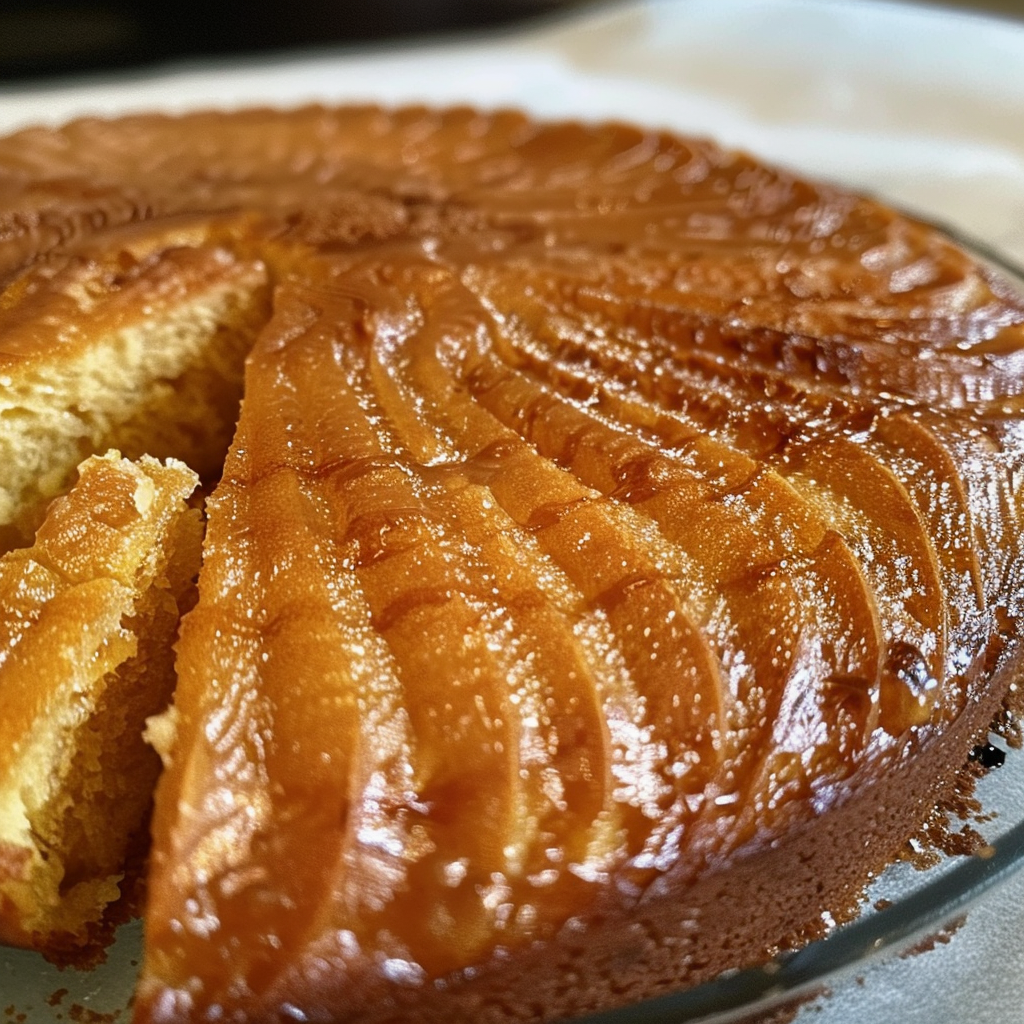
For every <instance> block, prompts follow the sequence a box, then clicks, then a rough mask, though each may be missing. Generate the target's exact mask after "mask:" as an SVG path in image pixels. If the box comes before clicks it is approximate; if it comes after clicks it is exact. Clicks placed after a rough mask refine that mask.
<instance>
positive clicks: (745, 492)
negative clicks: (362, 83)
mask: <svg viewBox="0 0 1024 1024" xmlns="http://www.w3.org/2000/svg"><path fill="white" fill-rule="evenodd" d="M0 167H2V168H3V172H4V176H3V178H2V179H0V269H2V270H5V271H6V272H7V273H11V272H12V270H13V268H15V267H18V266H21V265H23V264H24V263H26V262H27V261H28V260H29V259H30V258H32V257H33V255H34V254H45V253H47V252H49V255H47V256H45V257H43V256H40V257H39V258H42V259H44V263H45V260H50V261H53V260H55V259H57V258H58V257H57V256H56V255H55V252H56V251H58V249H59V247H68V246H70V249H69V251H72V252H73V251H74V246H75V245H77V244H85V242H86V241H88V244H89V245H91V246H94V247H96V246H100V247H101V248H102V244H105V243H104V242H103V240H104V238H106V237H107V236H109V239H110V243H109V244H110V245H111V246H115V247H116V246H117V245H118V244H119V243H118V241H117V240H118V238H119V237H120V236H119V234H118V232H119V231H120V230H122V229H121V228H120V227H119V225H123V224H128V223H130V222H137V221H145V222H148V223H149V224H150V225H151V228H150V229H148V230H151V232H152V235H153V237H154V238H155V239H159V237H160V236H161V232H165V231H168V232H169V231H171V230H172V229H173V231H175V232H177V234H175V236H174V237H175V239H176V243H175V244H179V245H180V244H182V243H181V241H180V238H181V233H182V230H183V229H182V228H181V225H182V224H183V223H185V224H188V223H191V222H192V220H193V219H196V218H199V217H202V218H204V223H205V224H206V227H204V229H203V232H202V233H201V235H197V238H196V240H195V241H193V242H192V243H189V244H192V245H194V246H195V247H198V248H203V247H208V248H210V249H220V250H224V251H226V252H228V253H230V254H232V255H233V257H234V258H237V259H240V260H255V261H257V262H259V263H260V264H261V265H263V266H265V267H266V269H267V272H268V273H269V275H270V279H271V282H272V285H273V293H272V294H273V298H272V312H271V315H270V318H269V320H268V321H267V322H266V323H265V324H264V325H263V326H262V328H261V330H260V332H259V336H258V338H257V339H256V341H255V343H254V347H253V349H252V352H251V354H250V357H249V362H248V364H247V368H246V378H245V399H244V402H243V406H242V411H241V418H240V421H239V424H238V428H237V433H236V435H235V440H234V443H233V445H232V447H231V450H230V452H229V453H228V456H227V461H226V463H225V466H224V475H223V479H222V480H221V482H220V484H219V486H218V487H217V489H216V492H215V494H214V495H213V497H212V498H211V499H210V501H209V505H208V513H209V525H208V534H207V542H206V554H205V563H204V569H203V573H202V576H201V578H200V600H199V606H198V608H197V610H196V611H195V612H194V613H192V614H191V615H190V616H188V618H187V619H186V620H185V622H184V625H183V633H182V639H181V643H180V647H179V690H178V696H177V698H176V707H177V712H176V713H177V716H178V730H179V731H178V740H177V743H176V745H175V747H174V749H173V753H172V758H171V762H170V767H169V771H168V772H167V774H166V776H165V779H164V781H163V783H162V784H161V788H160V790H159V792H158V801H157V818H156V826H155V829H156V831H155V854H154V868H153V872H154V874H153V879H152V882H151V887H150V906H149V910H148V918H147V920H148V924H147V928H148V943H149V952H148V960H147V966H146V975H145V980H144V984H143V989H142V990H141V999H140V1007H141V1009H140V1014H141V1016H142V1017H143V1018H144V1019H148V1017H152V1018H164V1019H172V1018H173V1017H174V1015H175V1013H179V1012H185V1011H186V1010H188V1009H190V1008H195V1007H197V1008H199V1009H200V1010H203V1011H204V1012H208V1011H209V1010H210V1008H211V1007H220V1006H222V1007H226V1008H228V1009H229V1010H230V1009H231V1008H242V1009H246V1008H248V1009H249V1010H252V1008H253V1007H258V1006H260V1005H261V1000H263V999H264V998H268V999H269V998H273V996H272V993H273V992H274V991H275V986H276V985H278V984H279V983H281V984H283V983H282V982H281V979H282V978H283V977H285V976H286V975H288V974H289V972H292V973H294V972H296V971H299V972H301V971H302V970H304V969H306V968H304V967H303V963H302V960H301V955H298V954H297V951H300V953H301V951H303V950H314V951H315V949H316V948H317V947H316V943H317V941H318V940H319V939H320V937H321V936H323V935H324V934H326V933H332V934H334V935H336V936H339V935H344V936H347V938H346V939H345V942H348V943H349V944H350V947H348V948H350V949H351V954H352V955H351V957H350V958H349V960H348V961H346V962H345V963H343V964H341V966H338V965H336V969H338V970H349V971H351V972H352V973H353V976H355V975H356V974H357V973H358V972H359V971H362V970H367V969H370V968H366V966H365V965H366V964H367V963H371V964H373V965H375V966H373V968H372V970H375V971H377V972H378V973H383V974H384V975H385V976H386V977H388V978H389V979H390V980H392V981H394V982H396V983H397V984H411V985H415V984H421V983H423V982H425V981H426V980H427V979H436V978H442V977H444V976H446V975H452V976H454V973H457V972H460V971H465V969H466V968H472V966H473V965H474V964H479V963H483V962H485V961H487V960H488V959H489V958H491V957H493V956H495V955H496V952H500V951H501V950H506V949H514V948H516V947H520V946H524V945H527V944H529V943H531V942H533V941H535V940H548V939H551V938H553V937H554V936H556V935H557V934H558V933H559V931H560V930H561V929H563V928H564V927H565V926H566V922H568V921H570V920H572V919H573V918H574V916H576V915H585V914H586V912H587V911H588V908H590V907H591V906H592V905H594V903H595V901H596V902H598V903H601V901H605V903H607V901H608V900H609V899H610V900H611V901H612V902H613V903H618V904H630V903H634V902H637V901H640V900H642V899H643V898H644V894H645V893H646V892H647V891H648V890H649V889H650V888H651V887H652V883H654V881H655V880H656V879H657V878H659V877H660V876H663V875H666V874H668V875H672V876H673V877H676V878H678V879H680V880H683V881H685V879H686V878H687V877H689V876H690V875H692V874H694V873H696V872H698V871H700V870H702V869H704V868H705V867H706V866H707V865H709V864H711V865H713V864H716V863H724V862H725V861H726V860H727V859H728V858H729V857H730V856H731V855H732V854H733V853H734V852H735V851H737V850H740V849H742V848H743V847H744V846H745V845H746V844H749V843H752V842H755V841H763V840H764V839H765V837H769V838H770V837H771V836H773V835H774V834H776V833H777V831H778V830H780V829H782V828H783V827H785V826H786V825H787V824H789V823H792V822H794V821H799V820H806V819H807V818H808V817H810V816H813V815H817V814H821V813H824V812H825V811H827V810H828V809H829V808H830V806H832V804H834V803H835V802H837V801H839V800H841V799H842V798H843V794H844V793H845V789H844V785H843V784H844V781H845V780H849V779H851V778H857V777H860V776H861V775H863V773H864V772H865V771H867V770H868V768H869V767H870V768H871V769H872V770H874V769H875V768H877V767H879V766H881V765H885V764H893V765H895V764H897V763H899V762H900V760H901V759H902V758H904V757H906V756H907V754H908V751H912V750H914V749H917V748H918V747H919V746H922V745H926V744H927V743H928V742H929V741H930V740H931V739H932V738H933V737H934V736H935V735H937V734H938V732H940V731H941V729H942V728H943V727H944V726H945V725H948V723H950V722H951V721H953V720H955V719H956V717H957V716H958V715H959V714H960V712H961V711H962V710H963V708H964V707H965V705H966V704H967V703H968V702H969V701H971V700H972V699H973V697H974V695H975V694H976V693H977V691H978V689H979V688H980V687H982V686H983V685H984V682H985V679H986V678H987V677H988V675H989V674H990V673H991V672H992V671H993V670H994V668H995V666H996V663H997V660H998V658H999V657H1000V656H1003V657H1005V656H1006V655H1005V652H1004V653H1003V654H1002V655H1001V654H1000V651H1001V648H1000V646H999V645H1000V644H1001V643H1002V642H1003V640H1002V639H1001V638H1008V637H1010V636H1012V635H1013V632H1014V625H1013V622H1014V620H1015V619H1016V618H1017V616H1018V615H1019V614H1020V608H1019V603H1020V594H1021V589H1022V582H1024V580H1022V575H1021V573H1022V567H1021V549H1020V543H1019V540H1018V535H1017V525H1018V521H1019V516H1020V497H1019V473H1020V468H1021V467H1020V463H1021V455H1022V451H1024V447H1022V444H1021V438H1020V426H1019V421H1018V417H1019V410H1020V402H1021V398H1020V394H1021V389H1020V386H1019V380H1020V378H1019V370H1018V369H1017V365H1018V363H1019V358H1020V355H1019V354H1020V351H1021V348H1022V345H1024V303H1022V302H1021V301H1020V300H1019V299H1017V298H1015V297H1014V296H1013V295H1012V293H1010V292H1009V291H1008V290H1007V289H1006V287H1005V286H1004V285H1002V284H1000V283H998V282H997V281H996V280H995V279H993V278H992V277H991V276H990V275H989V273H988V272H987V271H986V270H984V269H983V268H981V267H980V266H978V265H976V264H974V263H973V262H971V260H970V259H969V258H967V257H966V256H965V255H964V254H963V253H962V252H960V251H959V250H958V249H957V248H956V247H955V246H953V245H952V244H951V243H949V242H947V241H946V240H944V239H943V238H942V237H941V236H939V235H938V234H937V233H935V232H934V231H932V230H931V229H930V228H928V227H927V226H924V225H921V224H917V223H914V222H911V221H909V220H907V219H905V218H903V217H900V216H899V215H897V214H895V213H893V212H891V211H889V210H887V209H885V208H884V207H882V206H881V205H878V204H876V203H874V202H871V201H869V200H866V199H861V198H857V197H854V196H851V195H849V194H847V193H844V192H842V191H841V190H838V189H833V188H829V187H823V186H812V185H810V184H807V183H805V182H802V181H800V180H798V179H796V178H794V177H792V176H791V175H788V174H786V173H783V172H781V171H777V170H773V169H770V168H766V167H764V166H762V165H760V164H758V163H756V162H755V161H753V160H752V159H750V158H748V157H745V156H743V155H737V154H732V153H727V152H723V151H721V150H719V149H717V148H716V147H715V146H713V145H711V144H709V143H705V142H697V141H693V140H682V139H679V138H676V137H673V136H669V135H665V134H659V133H653V132H643V131H640V130H637V129H633V128H628V127H624V126H614V125H608V126H599V127H588V126H581V125H554V126H538V125H536V124H534V123H533V122H530V121H529V120H527V119H525V118H523V117H521V116H519V115H516V114H511V113H500V114H495V115H491V116H485V115H481V114H478V113H475V112H472V111H469V110H453V111H447V112H435V111H427V110H422V109H409V110H400V111H393V112H382V111H380V110H377V109H371V108H367V109H361V108H360V109H349V110H340V111H327V110H321V109H318V108H310V109H307V110H303V111H299V112H293V113H291V114H288V115H282V114H277V113H273V112H268V111H258V112H250V113H245V114H235V115H226V116H225V115H216V114H201V115H192V116H189V117H186V118H184V119H180V120H174V119H162V118H138V119H126V120H124V121H120V122H114V123H104V122H99V121H84V122H79V123H77V124H74V125H71V126H69V127H68V128H66V129H63V130H62V131H60V132H49V131H42V130H40V131H28V132H23V133H20V134H19V135H17V136H14V137H12V138H10V139H8V140H5V141H3V142H0ZM84 181H87V182H89V185H88V187H84V186H83V185H82V182H84ZM210 225H212V226H210ZM157 248H159V246H158V245H157ZM51 250H53V251H51ZM112 251H113V250H112ZM183 415H187V413H184V412H183ZM609 894H611V895H609ZM602 905H604V904H602ZM442 937H443V938H442ZM225 944H226V945H225ZM343 945H344V943H343ZM228 948H229V949H230V952H229V953H224V950H225V949H228ZM211 950H213V951H214V952H211ZM217 951H220V952H217ZM312 955H313V954H312V953H311V954H310V956H312ZM200 965H201V971H200ZM307 966H308V965H307ZM453 972H454V973H453ZM199 979H201V980H199ZM268 993H269V995H268Z"/></svg>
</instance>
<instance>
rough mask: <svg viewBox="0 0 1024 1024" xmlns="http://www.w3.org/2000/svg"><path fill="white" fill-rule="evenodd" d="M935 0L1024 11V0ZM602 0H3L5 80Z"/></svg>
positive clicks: (458, 24) (0, 37) (553, 13)
mask: <svg viewBox="0 0 1024 1024" xmlns="http://www.w3.org/2000/svg"><path fill="white" fill-rule="evenodd" d="M612 2H613V0H612ZM848 2H852V3H856V2H857V0H848ZM907 2H913V0H907ZM935 2H936V3H937V4H939V5H942V6H951V7H956V6H959V7H969V8H974V9H977V10H981V11H986V12H989V13H994V14H997V15H999V16H1002V17H1011V18H1021V19H1024V0H960V2H957V0H935ZM599 3H600V4H604V5H607V4H608V3H609V0H277V2H272V3H271V2H266V0H262V2H260V0H247V2H243V0H178V2H177V3H173V4H164V3H155V2H147V0H0V81H4V82H6V83H11V82H18V81H22V80H24V81H26V82H31V81H38V80H40V79H43V78H55V77H58V78H59V77H65V76H68V75H75V74H80V73H83V72H96V71H104V70H110V69H119V68H139V67H145V66H147V65H154V64H159V63H163V62H166V61H172V60H180V59H188V58H195V57H199V58H217V57H224V56H231V55H244V54H255V53H273V52H274V51H277V52H283V51H289V50H291V51H293V50H296V49H300V48H328V47H339V46H345V45H366V44H368V43H384V44H387V43H388V42H391V41H404V42H408V41H412V40H415V39H417V38H429V37H437V36H439V35H444V36H449V37H450V36H452V35H453V34H458V33H479V32H481V31H487V30H493V29H494V28H495V27H500V26H512V25H514V24H516V23H518V22H525V21H528V20H531V19H532V20H537V19H541V18H546V17H547V18H551V17H557V16H558V15H559V14H562V13H567V12H571V11H573V10H578V9H580V8H583V7H586V6H595V5H596V4H599Z"/></svg>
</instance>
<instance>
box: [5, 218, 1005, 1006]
mask: <svg viewBox="0 0 1024 1024" xmlns="http://www.w3.org/2000/svg"><path fill="white" fill-rule="evenodd" d="M945 230H946V231H947V233H948V234H950V235H951V236H953V237H955V238H956V240H957V241H958V242H960V244H962V245H964V247H965V248H967V249H969V250H972V251H973V252H974V253H975V255H976V256H978V257H979V258H981V259H982V260H983V261H984V262H986V263H987V264H989V265H990V266H992V267H993V268H994V269H995V270H997V272H999V273H1001V274H1002V275H1003V276H1004V277H1006V278H1008V279H1009V280H1010V281H1013V282H1015V283H1016V284H1017V285H1018V286H1019V287H1021V288H1022V289H1024V268H1019V267H1017V266H1015V265H1014V264H1012V263H1011V262H1010V261H1008V260H1007V259H1006V258H1005V257H1003V256H1001V255H1000V254H999V253H998V252H996V251H995V250H994V249H992V248H991V247H989V246H986V245H983V244H980V243H978V242H976V241H973V240H968V239H965V238H964V237H963V235H962V234H961V233H958V232H955V231H951V230H949V229H948V228H946V229H945ZM990 749H994V750H996V751H999V752H1001V753H1002V754H1004V755H1005V763H1004V764H1002V765H1001V766H999V767H997V768H993V769H992V770H990V771H989V772H987V773H986V774H985V775H984V777H983V778H981V780H980V781H979V783H978V785H977V792H976V796H977V798H978V800H979V802H980V805H981V808H982V810H981V812H979V813H978V814H977V815H975V817H974V819H972V820H969V821H968V822H967V823H968V824H970V825H971V826H972V827H974V828H975V829H976V830H977V831H979V832H980V833H981V834H982V836H983V837H984V839H985V842H986V844H987V845H986V846H985V847H984V848H983V850H982V853H981V854H980V855H973V856H967V857H947V858H944V859H943V860H942V861H941V862H940V863H939V864H937V865H935V866H934V867H931V868H929V869H927V870H924V871H922V870H918V869H915V868H913V867H911V866H910V865H909V864H907V863H897V864H894V865H893V866H892V867H891V868H890V869H889V870H888V871H886V872H885V873H884V874H883V875H882V876H881V877H880V878H879V879H878V881H877V882H876V883H875V884H874V885H873V886H872V887H871V889H870V891H869V893H868V897H867V900H866V901H865V905H864V910H863V912H862V914H861V916H860V917H859V918H857V919H856V920H855V921H854V922H852V923H850V924H848V925H844V926H842V927H839V928H837V929H835V930H834V931H833V932H831V933H830V934H829V935H828V936H827V937H825V938H823V939H820V940H818V941H815V942H812V943H810V944H808V945H807V946H804V947H803V948H801V949H799V950H796V951H794V952H790V953H786V954H784V955H782V956H780V957H778V958H776V959H774V960H772V961H770V962H769V963H767V964H765V965H763V966H761V967H756V968H751V969H747V970H742V971H735V972H729V973H727V974H725V975H722V976H720V977H718V978H716V979H714V980H713V981H710V982H707V983H705V984H702V985H699V986H696V987H694V988H691V989H687V990H684V991H680V992H677V993H673V994H670V995H666V996H662V997H659V998H656V999H650V1000H646V1001H644V1002H641V1003H636V1004H633V1005H630V1006H626V1007H621V1008H619V1009H615V1010H609V1011H606V1012H603V1013H598V1014H593V1015H590V1016H587V1017H584V1018H578V1019H577V1024H682V1022H700V1024H732V1022H739V1021H744V1022H749V1024H753V1022H754V1020H756V1018H757V1017H760V1016H762V1015H765V1014H770V1013H772V1012H773V1011H774V1010H777V1009H779V1008H780V1007H785V1006H787V1005H792V1006H793V1007H794V1008H795V1007H796V1006H798V1005H799V1004H800V1003H803V1002H806V1001H807V1000H809V999H813V998H815V997H816V996H818V995H820V994H821V993H823V992H825V991H827V990H828V989H829V988H830V987H831V986H832V985H833V984H834V983H835V981H836V979H837V978H838V977H839V976H841V975H843V974H844V973H850V972H862V971H863V970H864V968H865V966H866V965H867V964H868V963H869V961H872V960H874V959H877V958H881V957H884V956H886V955H893V954H900V953H905V952H907V951H908V950H911V949H913V948H914V947H915V946H922V948H923V947H924V946H927V945H928V940H929V938H930V937H938V940H937V941H939V942H941V941H943V936H944V933H945V932H946V931H947V930H949V929H951V928H956V927H958V924H959V922H960V921H961V920H962V919H963V916H964V914H965V912H966V911H967V910H968V909H969V908H971V906H972V905H974V904H975V903H977V902H978V901H979V900H980V899H982V897H984V896H986V894H989V893H990V892H991V891H992V890H995V889H996V888H997V887H999V886H1001V885H1002V884H1003V883H1004V882H1006V881H1007V880H1009V879H1010V878H1011V877H1012V876H1013V875H1014V874H1015V873H1016V872H1017V871H1018V870H1019V869H1020V868H1022V867H1024V752H1022V751H1020V750H1014V749H1007V746H1006V744H1005V741H1004V740H1003V739H1002V737H999V736H996V735H990ZM952 827H953V828H954V829H955V828H956V827H957V826H956V823H955V822H954V823H953V826H952ZM141 952H142V928H141V924H140V923H139V922H138V921H136V922H132V923H131V924H128V925H126V926H124V927H123V928H121V929H120V931H119V932H118V935H117V938H116V941H115V943H114V944H113V946H112V947H111V948H110V950H109V951H108V957H107V960H106V962H105V963H103V964H101V965H100V966H99V967H97V968H95V969H93V970H91V971H75V970H70V969H68V970H61V969H58V968H56V967H54V966H53V965H51V964H49V963H47V962H46V961H45V960H43V959H42V957H40V956H38V955H36V954H33V953H29V952H25V951H23V950H10V949H0V1024H50V1022H53V1024H59V1022H65V1021H69V1020H70V1021H73V1022H75V1024H114V1022H116V1021H119V1020H122V1019H125V1018H127V1016H128V1014H129V1013H130V1009H129V1008H130V1003H131V993H132V988H133V985H134V980H135V976H136V974H137V972H138V966H139V963H140V958H141Z"/></svg>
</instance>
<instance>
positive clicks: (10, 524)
mask: <svg viewBox="0 0 1024 1024" xmlns="http://www.w3.org/2000/svg"><path fill="white" fill-rule="evenodd" d="M197 234H198V237H199V238H200V239H202V238H203V233H202V232H199V231H198V229H196V228H192V229H188V228H186V227H181V226H173V227H171V228H170V229H166V228H165V229H162V230H160V231H157V232H145V231H139V230H125V231H124V232H122V234H121V236H120V237H118V238H115V239H113V240H112V242H113V244H111V245H108V246H107V247H104V249H103V250H102V251H100V252H90V251H89V250H88V249H86V250H85V251H84V252H81V253H77V254H76V255H75V257H74V258H67V257H63V256H59V255H54V256H51V257H49V258H48V259H43V260H42V261H40V262H38V263H35V264H33V265H32V266H31V267H29V268H28V269H27V270H25V271H24V272H22V273H20V274H17V275H16V276H15V277H14V279H13V280H12V281H10V282H9V283H8V285H7V287H6V289H5V290H4V291H3V292H0V385H2V386H0V421H2V423H3V427H2V429H0V465H3V466H4V471H3V474H2V475H0V550H2V549H3V547H4V544H5V542H6V544H7V546H13V545H14V544H17V543H25V542H26V540H27V539H29V538H30V537H31V535H32V532H33V531H34V530H35V529H36V527H37V526H38V525H39V523H40V521H41V519H42V516H43V514H44V512H45V509H46V506H47V504H48V503H49V501H50V500H51V499H52V498H53V497H54V496H55V495H58V494H61V493H63V492H64V491H66V490H67V488H68V486H69V485H70V483H71V481H72V480H73V479H74V473H75V469H76V467H77V466H78V464H79V463H80V462H81V461H82V459H83V458H85V457H86V456H87V455H89V454H92V453H94V452H103V451H105V450H106V449H107V448H108V447H111V446H115V447H116V448H118V450H120V451H122V452H123V453H124V455H125V457H126V458H138V457H140V456H141V455H143V454H147V455H150V456H153V457H154V458H166V457H168V456H174V457H176V458H179V459H181V460H183V461H185V462H186V463H187V464H188V465H189V466H191V467H192V468H194V469H195V470H196V471H197V472H199V473H200V475H202V476H204V477H205V478H206V479H215V478H216V475H217V474H218V473H219V469H220V464H221V462H222V461H223V455H224V451H225V449H226V448H227V445H228V442H229V441H230V439H231V434H232V431H233V429H234V423H235V420H236V419H237V415H238V403H239V400H240V398H241V383H242V362H243V360H244V358H245V354H246V352H247V351H248V349H249V347H250V346H251V344H252V340H253V337H254V336H255V332H256V330H257V328H258V326H259V325H260V324H261V323H262V322H263V321H264V320H265V319H266V316H267V302H268V295H267V280H266V272H265V270H264V268H263V267H262V266H261V265H260V264H259V263H256V262H254V261H251V260H244V259H238V258H237V257H235V256H233V255H231V254H230V253H229V252H227V251H226V250H224V249H223V248H219V247H217V246H216V245H208V246H205V247H199V246H197V245H196V242H197Z"/></svg>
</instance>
